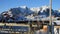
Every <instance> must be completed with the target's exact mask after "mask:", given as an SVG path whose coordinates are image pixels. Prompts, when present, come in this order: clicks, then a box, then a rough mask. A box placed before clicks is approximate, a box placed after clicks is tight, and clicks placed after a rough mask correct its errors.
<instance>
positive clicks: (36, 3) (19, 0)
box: [0, 0, 60, 13]
mask: <svg viewBox="0 0 60 34" xmlns="http://www.w3.org/2000/svg"><path fill="white" fill-rule="evenodd" d="M24 5H25V6H27V7H29V8H31V7H41V6H44V5H49V0H0V13H2V12H3V11H6V10H8V9H10V8H14V7H17V6H18V7H19V6H24ZM52 7H53V9H59V8H60V0H53V5H52Z"/></svg>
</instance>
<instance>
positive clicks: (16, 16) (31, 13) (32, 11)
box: [0, 6, 60, 21]
mask: <svg viewBox="0 0 60 34" xmlns="http://www.w3.org/2000/svg"><path fill="white" fill-rule="evenodd" d="M52 15H54V16H60V11H59V10H53V9H52ZM0 16H1V17H0V18H1V19H3V20H4V21H28V20H37V19H40V18H44V17H48V16H49V6H42V7H36V8H28V7H26V6H20V7H17V8H11V9H10V10H8V11H4V12H2V13H1V15H0Z"/></svg>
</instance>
